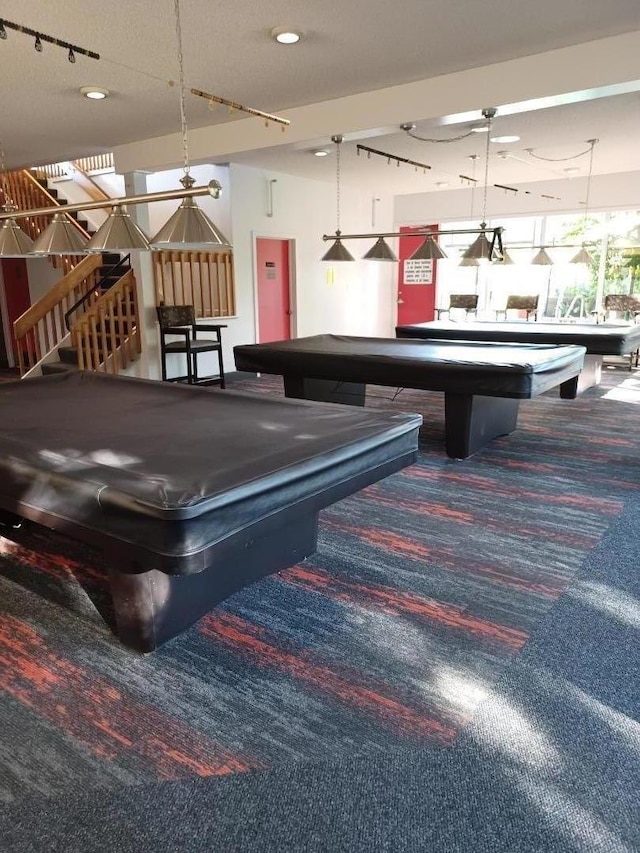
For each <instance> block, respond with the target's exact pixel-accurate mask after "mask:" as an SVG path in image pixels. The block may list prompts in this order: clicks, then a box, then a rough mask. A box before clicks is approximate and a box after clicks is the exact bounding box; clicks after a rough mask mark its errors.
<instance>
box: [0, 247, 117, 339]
mask: <svg viewBox="0 0 640 853" xmlns="http://www.w3.org/2000/svg"><path fill="white" fill-rule="evenodd" d="M102 264H103V260H102V255H87V256H86V257H85V258H83V259H82V260H81V261H80V263H79V264H78V265H77V266H75V267H74V268H73V269H72V270H71V271H70V272H68V273H67V274H66V275H65V276H64V278H61V279H60V281H58V282H56V284H54V285H53V287H52V288H51V290H49V291H47V293H45V295H44V296H43V297H42V298H41V299H39V300H38V301H37V302H36V304H35V305H32V306H31V308H27V310H26V311H25V312H24V314H21V315H20V316H19V317H18V319H17V320H15V321H14V324H13V330H14V333H15V336H16V340H19V339H20V338H22V337H24V336H25V334H26V333H27V332H28V331H29V330H30V329H31V328H33V326H35V325H36V323H38V322H39V321H40V320H42V319H43V318H44V317H45V316H46V315H47V314H49V313H50V312H51V311H52V310H53V308H54V307H55V306H56V305H58V303H60V302H61V301H62V299H63V298H64V297H65V296H67V295H68V294H69V293H71V292H72V291H73V290H74V289H75V288H76V287H78V285H79V284H81V282H82V281H84V279H86V278H88V277H89V276H90V275H91V273H92V272H94V270H97V269H98V267H101V266H102Z"/></svg>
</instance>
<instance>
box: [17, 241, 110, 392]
mask: <svg viewBox="0 0 640 853" xmlns="http://www.w3.org/2000/svg"><path fill="white" fill-rule="evenodd" d="M101 266H102V255H86V256H84V257H83V258H82V260H81V261H80V263H79V264H78V265H77V266H75V267H74V268H73V269H72V270H71V271H70V272H68V273H67V274H66V275H65V276H64V277H63V278H61V279H60V281H58V282H56V284H54V285H53V287H52V288H51V290H49V291H47V293H45V295H44V296H43V297H42V298H41V299H39V300H38V301H37V302H36V304H35V305H32V306H31V308H28V309H27V310H26V311H25V312H24V314H22V315H21V316H20V317H18V319H17V320H16V321H15V322H14V324H13V331H14V335H15V338H16V342H17V345H18V346H17V350H18V366H19V368H20V375H21V376H24V374H25V373H27V372H28V371H29V370H31V368H32V367H34V366H35V365H36V364H37V363H38V362H39V361H41V360H42V358H44V357H45V356H46V355H47V354H48V353H50V352H51V351H52V350H54V349H55V348H56V347H57V346H58V345H59V344H60V343H61V342H62V340H63V339H64V338H65V337H67V335H68V330H67V328H66V325H65V314H66V312H67V311H68V310H69V307H70V306H71V305H72V304H73V303H74V302H77V301H78V300H79V299H80V298H82V297H84V296H85V294H87V293H95V291H96V283H97V281H98V279H99V278H100V274H99V272H98V269H99V267H101ZM95 298H97V296H96V297H95Z"/></svg>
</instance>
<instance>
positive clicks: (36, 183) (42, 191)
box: [20, 169, 106, 239]
mask: <svg viewBox="0 0 640 853" xmlns="http://www.w3.org/2000/svg"><path fill="white" fill-rule="evenodd" d="M20 174H21V175H23V177H24V178H25V180H26V181H27V182H28V183H30V184H31V185H32V186H33V189H34V190H35V191H36V195H37V194H38V193H39V194H40V195H43V196H44V197H45V198H46V199H47V201H48V202H49V204H48V205H47V206H48V207H52V206H53V205H56V206H57V207H59V208H60V213H64V205H63V204H60V202H59V201H58V200H57V199H56V198H54V197H53V196H52V195H51V193H50V192H49V191H48V190H46V189H45V188H44V187H43V186H42V184H41V183H40V182H39V181H38V180H37V178H35V177H34V176H33V175H32V174H31V172H30V171H29V170H28V169H21V171H20ZM105 197H106V196H105ZM101 200H102V199H101ZM42 206H43V205H41V204H39V205H36V207H42ZM22 209H23V210H29V208H28V207H24V208H22ZM67 219H68V220H69V221H70V222H72V223H73V224H74V225H75V227H76V228H77V229H78V231H79V232H80V233H81V234H82V236H83V237H86V238H87V239H88V238H89V232H88V231H86V230H85V229H84V228H83V227H82V225H80V223H79V222H78V220H77V219H74V218H73V216H71V215H69V214H68V215H67Z"/></svg>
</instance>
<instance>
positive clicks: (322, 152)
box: [313, 148, 329, 157]
mask: <svg viewBox="0 0 640 853" xmlns="http://www.w3.org/2000/svg"><path fill="white" fill-rule="evenodd" d="M313 154H315V156H316V157H327V156H328V154H329V152H328V151H325V150H324V148H320V149H318V151H314V152H313Z"/></svg>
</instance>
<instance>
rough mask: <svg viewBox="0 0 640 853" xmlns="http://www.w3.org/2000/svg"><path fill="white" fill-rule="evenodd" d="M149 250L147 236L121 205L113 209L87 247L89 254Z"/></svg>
mask: <svg viewBox="0 0 640 853" xmlns="http://www.w3.org/2000/svg"><path fill="white" fill-rule="evenodd" d="M149 248H150V247H149V241H148V240H147V237H146V234H144V232H143V231H142V230H141V229H140V228H139V227H138V225H137V224H136V223H135V222H134V221H133V219H132V218H131V215H130V214H129V213H127V212H126V211H125V210H124V209H123V207H122V206H121V205H119V204H116V205H114V206H113V207H112V208H111V213H110V214H109V216H108V217H107V218H106V219H105V221H104V222H103V223H102V225H101V226H100V228H98V230H97V231H96V233H95V234H94V235H93V237H92V238H91V239H90V240H89V242H88V244H87V247H86V249H87V251H88V252H119V251H124V250H126V251H131V250H132V249H142V250H143V251H144V250H148V249H149Z"/></svg>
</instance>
